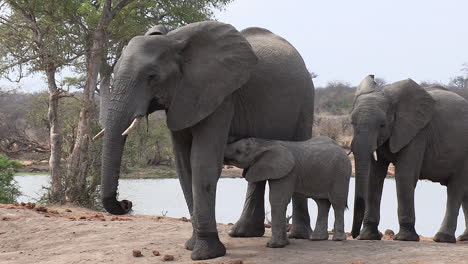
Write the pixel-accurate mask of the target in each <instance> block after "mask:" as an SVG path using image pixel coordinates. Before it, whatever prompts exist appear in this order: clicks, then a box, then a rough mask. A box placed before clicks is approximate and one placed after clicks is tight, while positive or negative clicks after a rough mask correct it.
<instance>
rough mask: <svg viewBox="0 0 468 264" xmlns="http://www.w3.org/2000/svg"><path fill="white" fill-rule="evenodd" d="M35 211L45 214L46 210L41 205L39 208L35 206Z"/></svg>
mask: <svg viewBox="0 0 468 264" xmlns="http://www.w3.org/2000/svg"><path fill="white" fill-rule="evenodd" d="M36 211H38V212H44V213H46V212H47V208H46V207H45V206H43V205H39V206H36Z"/></svg>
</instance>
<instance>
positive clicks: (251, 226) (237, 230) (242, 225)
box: [228, 220, 265, 237]
mask: <svg viewBox="0 0 468 264" xmlns="http://www.w3.org/2000/svg"><path fill="white" fill-rule="evenodd" d="M228 234H229V236H231V237H261V236H263V235H264V234H265V224H264V223H263V222H258V223H248V222H246V221H245V222H244V221H242V220H239V221H237V223H236V224H235V225H234V226H233V227H232V228H231V230H229V233H228Z"/></svg>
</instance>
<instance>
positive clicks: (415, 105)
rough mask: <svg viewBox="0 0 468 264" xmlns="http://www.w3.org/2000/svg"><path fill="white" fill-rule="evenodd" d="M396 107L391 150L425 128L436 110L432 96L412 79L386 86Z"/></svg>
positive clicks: (400, 147) (388, 94)
mask: <svg viewBox="0 0 468 264" xmlns="http://www.w3.org/2000/svg"><path fill="white" fill-rule="evenodd" d="M383 91H384V94H385V95H386V96H389V97H390V98H391V101H392V103H393V105H394V107H395V121H394V124H393V130H392V134H391V136H390V151H391V152H392V153H396V152H398V151H400V150H401V149H402V148H403V147H405V146H406V145H407V144H408V143H409V142H410V141H411V140H412V139H413V138H414V137H415V136H416V135H417V134H418V133H419V131H421V129H423V128H424V127H425V126H426V125H427V124H428V123H429V121H430V120H431V119H432V116H433V114H434V111H435V101H434V99H433V98H432V96H431V95H430V94H429V93H428V92H427V91H426V90H424V88H422V87H421V86H419V85H418V84H417V83H416V82H414V81H413V80H411V79H407V80H403V81H399V82H395V83H393V84H392V85H390V86H387V87H385V88H384V90H383Z"/></svg>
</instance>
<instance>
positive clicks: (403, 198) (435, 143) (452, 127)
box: [351, 75, 468, 242]
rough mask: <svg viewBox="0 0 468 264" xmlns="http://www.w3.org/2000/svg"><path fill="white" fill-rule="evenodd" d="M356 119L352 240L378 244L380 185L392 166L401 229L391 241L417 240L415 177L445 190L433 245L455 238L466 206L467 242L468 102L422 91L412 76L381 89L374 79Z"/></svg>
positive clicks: (361, 93) (358, 99)
mask: <svg viewBox="0 0 468 264" xmlns="http://www.w3.org/2000/svg"><path fill="white" fill-rule="evenodd" d="M351 120H352V125H353V128H354V138H353V143H352V151H353V153H354V156H355V162H356V166H355V167H356V192H355V204H354V220H353V221H354V222H353V230H352V235H353V237H357V236H358V235H359V237H358V239H362V240H379V239H380V236H379V233H378V229H377V228H378V224H379V220H380V200H381V196H382V187H383V182H384V178H385V176H386V175H387V169H388V165H389V163H393V164H394V165H395V180H396V188H397V197H398V220H399V224H400V231H399V233H398V234H397V235H396V236H395V238H394V239H395V240H407V241H418V240H419V236H418V234H417V233H416V230H415V228H414V223H415V215H414V189H415V187H416V183H417V181H418V179H427V180H430V181H433V182H439V183H440V184H442V185H445V186H447V207H446V212H445V218H444V221H443V223H442V226H441V227H440V229H439V232H438V233H437V234H436V235H435V236H434V241H436V242H455V241H456V239H455V229H456V226H457V217H458V212H459V210H460V205H461V204H462V203H463V210H464V214H465V219H466V220H467V229H466V230H465V233H464V234H463V235H462V236H460V237H459V239H460V240H468V102H467V101H466V100H465V99H463V98H462V97H460V96H458V95H457V94H455V93H453V92H450V91H448V90H445V89H444V88H441V87H432V88H427V89H424V88H422V87H421V86H419V85H418V84H417V83H415V82H414V81H412V80H411V79H407V80H403V81H399V82H396V83H393V84H391V85H388V86H385V87H383V88H382V89H377V85H376V83H375V81H374V76H373V75H370V76H367V77H366V78H365V79H364V80H363V81H362V82H361V84H360V85H359V87H358V88H357V90H356V96H355V99H354V109H353V111H352V114H351ZM373 153H375V154H374V155H373ZM363 220H364V226H363V229H362V230H361V231H360V228H361V223H362V221H363Z"/></svg>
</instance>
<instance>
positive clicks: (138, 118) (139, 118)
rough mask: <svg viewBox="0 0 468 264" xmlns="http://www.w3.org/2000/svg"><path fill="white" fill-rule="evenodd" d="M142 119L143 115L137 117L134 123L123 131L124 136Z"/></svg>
mask: <svg viewBox="0 0 468 264" xmlns="http://www.w3.org/2000/svg"><path fill="white" fill-rule="evenodd" d="M140 120H141V116H140V117H136V118H135V119H134V120H133V122H132V124H130V126H129V127H128V128H127V129H126V130H125V131H124V132H123V133H122V136H127V135H128V134H130V132H131V131H132V130H133V129H134V128H135V127H136V126H137V125H138V123H140Z"/></svg>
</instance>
